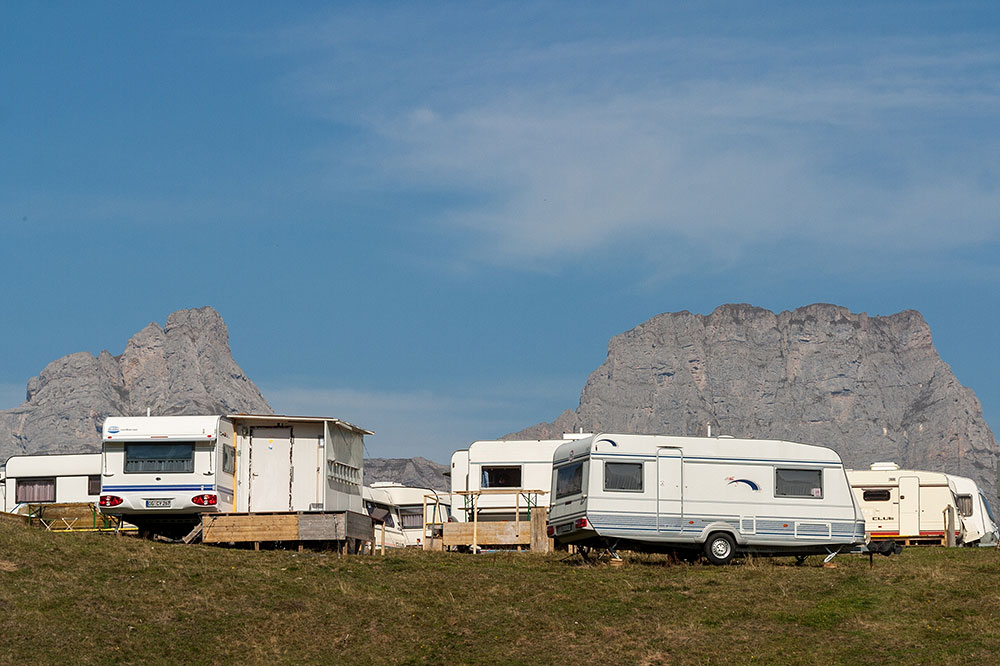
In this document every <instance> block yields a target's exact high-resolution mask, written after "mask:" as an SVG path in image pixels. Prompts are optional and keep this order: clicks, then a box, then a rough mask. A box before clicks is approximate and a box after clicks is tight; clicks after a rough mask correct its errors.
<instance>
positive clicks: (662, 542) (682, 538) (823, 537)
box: [548, 434, 865, 564]
mask: <svg viewBox="0 0 1000 666" xmlns="http://www.w3.org/2000/svg"><path fill="white" fill-rule="evenodd" d="M552 489H553V495H552V502H551V505H550V507H549V521H548V531H549V536H551V537H553V538H554V539H555V540H556V541H557V542H559V543H562V544H576V545H578V546H582V547H583V548H585V549H587V548H591V547H603V548H608V549H609V550H611V551H612V552H614V550H615V549H616V548H626V549H634V550H667V551H674V552H677V553H678V554H681V555H682V556H684V557H688V556H690V557H694V556H696V555H697V553H698V551H699V550H701V551H703V552H704V554H705V555H706V556H707V558H708V559H709V560H710V561H711V562H713V563H715V564H724V563H726V562H729V561H730V560H731V559H732V558H733V557H734V556H735V555H736V554H737V553H740V552H744V553H757V554H764V555H782V554H783V555H796V556H800V557H805V556H807V555H812V554H828V555H832V554H835V553H837V552H840V551H841V550H847V549H849V548H851V547H853V546H856V545H859V544H863V543H864V542H865V522H864V516H863V515H862V514H861V509H860V508H859V507H858V504H857V502H856V501H855V499H854V495H853V494H852V493H851V488H850V485H849V484H848V482H847V476H846V474H845V473H844V465H843V463H842V462H841V459H840V456H838V455H837V453H836V452H835V451H833V450H832V449H829V448H826V447H822V446H811V445H808V444H799V443H796V442H785V441H777V440H757V439H734V438H731V437H725V436H720V437H671V436H665V435H624V434H598V435H593V436H591V437H588V438H586V439H582V440H579V441H575V442H566V443H564V444H562V445H561V446H559V447H558V448H557V449H556V451H555V454H554V460H553V477H552Z"/></svg>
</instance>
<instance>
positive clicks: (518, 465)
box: [451, 433, 589, 522]
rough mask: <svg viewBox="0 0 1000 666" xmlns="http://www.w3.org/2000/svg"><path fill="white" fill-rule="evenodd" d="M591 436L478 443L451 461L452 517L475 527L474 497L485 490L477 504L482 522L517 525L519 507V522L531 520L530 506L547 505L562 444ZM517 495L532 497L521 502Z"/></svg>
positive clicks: (480, 441)
mask: <svg viewBox="0 0 1000 666" xmlns="http://www.w3.org/2000/svg"><path fill="white" fill-rule="evenodd" d="M588 436H589V433H586V434H583V433H581V434H566V435H563V439H533V440H479V441H475V442H473V443H472V444H470V445H469V448H467V449H462V450H459V451H456V452H455V453H454V454H453V455H452V457H451V498H452V509H451V512H452V516H453V517H454V519H455V520H456V521H458V522H472V499H471V495H470V493H476V492H478V491H483V490H485V491H488V492H487V493H483V494H482V495H480V496H478V497H477V498H476V500H475V501H476V507H477V509H478V511H479V516H478V520H480V521H506V520H514V513H515V510H516V509H515V505H516V504H519V505H520V507H521V514H522V515H521V520H528V519H529V516H528V510H529V506H528V501H529V500H530V501H531V502H536V501H537V506H548V504H549V494H548V491H549V488H550V486H551V484H552V454H553V453H554V452H555V450H556V449H557V448H558V447H559V446H561V445H562V444H565V443H566V442H568V441H574V440H575V439H579V438H582V437H588ZM503 490H508V491H509V492H507V493H504V492H502V491H503ZM531 491H536V492H535V493H534V494H533V493H532V492H531ZM537 491H544V494H540V493H537ZM519 492H521V493H524V494H526V495H529V497H525V498H522V499H521V500H520V501H519V502H518V501H516V500H517V497H516V496H517V495H518V493H519Z"/></svg>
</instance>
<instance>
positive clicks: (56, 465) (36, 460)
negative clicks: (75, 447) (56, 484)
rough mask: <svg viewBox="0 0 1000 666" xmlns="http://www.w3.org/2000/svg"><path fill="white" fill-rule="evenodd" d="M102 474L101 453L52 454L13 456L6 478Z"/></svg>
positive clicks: (8, 462)
mask: <svg viewBox="0 0 1000 666" xmlns="http://www.w3.org/2000/svg"><path fill="white" fill-rule="evenodd" d="M100 473H101V454H100V453H52V454H36V455H24V456H11V457H10V458H8V459H7V464H6V468H5V476H6V478H9V479H15V478H18V477H25V476H77V475H81V476H82V475H90V474H100Z"/></svg>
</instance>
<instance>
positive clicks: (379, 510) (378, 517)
mask: <svg viewBox="0 0 1000 666" xmlns="http://www.w3.org/2000/svg"><path fill="white" fill-rule="evenodd" d="M365 511H367V512H368V515H369V516H371V517H372V520H374V521H375V522H377V523H385V526H386V527H395V526H396V524H395V523H394V522H393V521H392V512H391V511H389V507H387V506H386V505H385V504H378V503H376V502H365Z"/></svg>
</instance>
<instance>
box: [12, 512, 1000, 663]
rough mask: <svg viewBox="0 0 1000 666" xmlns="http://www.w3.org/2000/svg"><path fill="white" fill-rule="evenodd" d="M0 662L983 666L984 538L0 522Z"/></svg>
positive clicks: (989, 628)
mask: <svg viewBox="0 0 1000 666" xmlns="http://www.w3.org/2000/svg"><path fill="white" fill-rule="evenodd" d="M0 555H2V558H3V559H2V560H0V617H2V618H3V620H2V621H0V663H10V664H24V663H62V662H64V661H65V660H66V659H67V654H68V653H67V646H71V647H72V650H73V660H74V661H76V662H79V663H82V664H91V663H93V664H97V663H102V664H106V663H171V664H173V663H205V664H213V663H218V664H222V663H227V664H228V663H233V662H242V663H244V664H257V663H269V664H275V663H278V664H280V663H359V664H360V663H374V662H381V663H444V662H450V663H462V664H465V663H473V664H493V663H515V664H516V663H565V662H576V663H595V664H596V663H636V664H701V663H720V664H721V663H750V662H753V663H757V662H760V663H770V664H829V663H851V664H866V663H879V662H882V663H884V662H886V661H888V662H897V661H900V660H903V659H905V660H906V661H907V662H910V663H927V664H931V663H933V664H938V663H942V662H946V661H950V662H962V663H968V662H980V663H992V662H993V661H995V657H994V655H995V653H996V652H997V650H998V648H1000V629H998V622H997V620H998V619H1000V594H997V593H998V591H1000V590H998V587H1000V586H998V584H997V573H998V572H1000V552H997V551H994V550H964V549H961V550H960V549H953V550H945V549H909V550H907V551H905V552H904V553H903V554H902V555H901V556H899V557H893V558H889V559H885V558H879V559H878V560H876V562H875V564H876V566H875V568H874V569H869V568H868V560H867V558H861V557H850V556H841V557H838V558H837V563H838V565H839V566H838V567H837V568H836V569H824V568H822V567H821V566H819V559H818V558H813V559H815V560H816V561H815V562H813V561H810V562H809V563H807V564H806V565H805V566H802V567H796V566H793V565H792V564H791V561H790V560H788V559H782V560H760V559H757V560H754V561H752V562H750V563H748V564H747V565H744V566H732V567H711V566H706V565H683V564H671V563H669V562H668V561H667V560H666V559H665V558H657V557H652V556H636V557H631V558H627V561H626V563H625V565H624V566H622V567H614V568H613V567H609V566H607V565H606V564H601V563H598V564H595V565H585V564H582V563H581V562H580V561H579V560H575V559H567V560H564V559H562V556H551V557H541V556H532V555H482V556H475V557H473V556H467V555H452V554H438V553H422V552H403V553H396V554H390V555H388V556H386V557H378V556H369V557H343V558H338V557H337V555H336V554H333V553H313V552H306V553H297V552H291V551H271V552H259V553H255V552H251V551H239V550H226V549H221V548H214V547H210V546H183V545H168V544H160V543H150V542H146V541H140V540H138V539H133V538H115V537H112V536H109V535H91V534H52V533H45V532H40V531H36V530H28V529H25V528H20V527H17V526H13V525H3V524H0Z"/></svg>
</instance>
